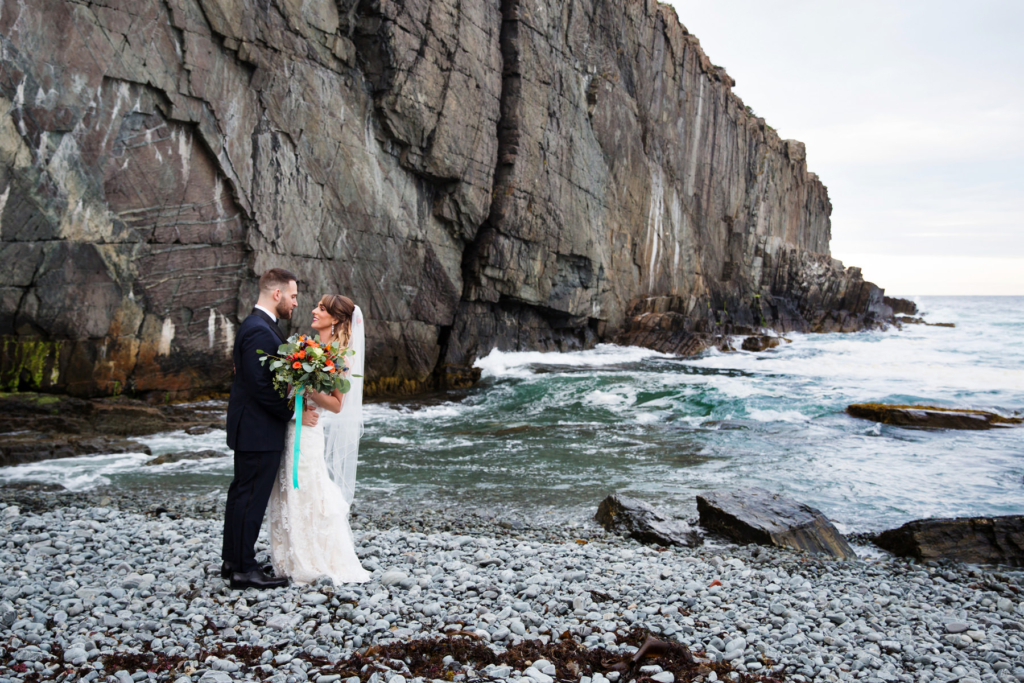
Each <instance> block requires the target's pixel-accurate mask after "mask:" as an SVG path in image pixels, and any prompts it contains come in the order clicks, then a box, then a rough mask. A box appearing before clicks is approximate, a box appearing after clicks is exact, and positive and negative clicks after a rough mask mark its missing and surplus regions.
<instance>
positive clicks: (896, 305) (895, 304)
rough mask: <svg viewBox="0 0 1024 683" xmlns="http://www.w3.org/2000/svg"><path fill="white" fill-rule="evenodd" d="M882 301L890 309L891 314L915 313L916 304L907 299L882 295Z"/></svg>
mask: <svg viewBox="0 0 1024 683" xmlns="http://www.w3.org/2000/svg"><path fill="white" fill-rule="evenodd" d="M882 302H883V303H884V304H885V305H886V306H888V307H889V308H891V309H892V312H893V315H914V314H916V313H917V304H915V303H914V302H913V301H910V300H909V299H900V298H898V297H894V296H887V297H883V299H882Z"/></svg>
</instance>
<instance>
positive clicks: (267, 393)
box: [227, 309, 293, 451]
mask: <svg viewBox="0 0 1024 683" xmlns="http://www.w3.org/2000/svg"><path fill="white" fill-rule="evenodd" d="M284 340H285V337H284V335H283V334H281V330H280V329H279V328H278V327H277V325H276V324H275V323H274V321H273V319H272V318H271V317H270V316H269V315H267V314H266V313H264V312H263V311H261V310H259V309H254V310H253V312H252V314H251V315H249V317H247V318H246V319H245V320H244V321H243V322H242V324H241V326H240V327H239V328H238V333H237V334H236V335H235V348H234V351H233V353H232V356H233V358H234V362H235V379H234V381H233V382H232V383H231V398H230V399H229V400H228V420H227V422H228V447H230V448H232V449H234V450H235V451H281V450H284V437H285V432H286V431H287V430H288V421H289V420H291V419H292V415H293V411H291V410H289V409H288V399H286V398H283V397H282V396H281V395H280V394H279V393H277V390H276V389H274V384H273V373H272V372H271V371H270V367H269V366H270V364H269V363H267V365H266V366H264V365H261V364H260V360H259V354H258V353H256V352H257V350H263V351H267V352H269V353H276V352H277V347H278V346H279V345H280V344H281V343H282V342H284Z"/></svg>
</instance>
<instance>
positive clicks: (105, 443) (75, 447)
mask: <svg viewBox="0 0 1024 683" xmlns="http://www.w3.org/2000/svg"><path fill="white" fill-rule="evenodd" d="M101 453H145V454H147V455H149V454H150V450H149V447H148V446H146V445H144V444H141V443H139V442H138V441H132V440H130V439H119V438H109V437H92V438H82V437H78V436H52V435H47V434H40V433H38V432H31V431H26V432H16V433H13V434H11V433H8V434H2V435H0V467H7V466H9V465H20V464H23V463H27V462H40V461H42V460H53V459H55V458H71V457H74V456H78V455H95V454H101Z"/></svg>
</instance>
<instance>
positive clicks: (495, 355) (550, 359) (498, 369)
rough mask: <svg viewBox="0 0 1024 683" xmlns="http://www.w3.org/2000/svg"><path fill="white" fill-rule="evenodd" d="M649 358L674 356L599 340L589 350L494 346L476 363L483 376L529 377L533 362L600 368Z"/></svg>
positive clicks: (536, 363)
mask: <svg viewBox="0 0 1024 683" xmlns="http://www.w3.org/2000/svg"><path fill="white" fill-rule="evenodd" d="M648 358H672V356H671V355H669V354H665V353H658V352H657V351H651V350H650V349H643V348H640V347H638V346H616V345H615V344H598V345H597V346H595V347H594V348H593V349H589V350H587V351H571V352H568V353H559V352H557V351H551V352H541V351H499V350H498V349H494V350H492V351H491V352H490V353H489V354H487V355H486V356H484V357H483V358H480V359H478V360H477V361H476V363H474V364H473V367H476V368H480V369H481V370H482V373H481V376H482V377H497V378H503V377H510V376H515V377H529V376H532V375H533V372H532V371H531V370H530V369H529V366H530V365H550V366H560V365H561V366H565V367H567V368H581V367H592V368H600V367H602V366H609V365H625V364H628V363H638V362H640V361H643V360H646V359H648Z"/></svg>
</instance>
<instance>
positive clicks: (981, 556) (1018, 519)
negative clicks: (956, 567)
mask: <svg viewBox="0 0 1024 683" xmlns="http://www.w3.org/2000/svg"><path fill="white" fill-rule="evenodd" d="M875 544H876V545H878V546H879V547H880V548H884V549H885V550H888V551H889V552H891V553H893V554H894V555H900V556H902V557H913V558H916V559H917V560H920V561H928V560H956V561H958V562H968V563H972V564H1005V565H1011V566H1015V567H1021V566H1024V515H1007V516H1005V517H962V518H956V519H920V520H916V521H913V522H907V523H906V524H904V525H903V526H901V527H899V528H897V529H890V530H889V531H883V532H882V533H880V534H878V536H877V537H876V538H875Z"/></svg>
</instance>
